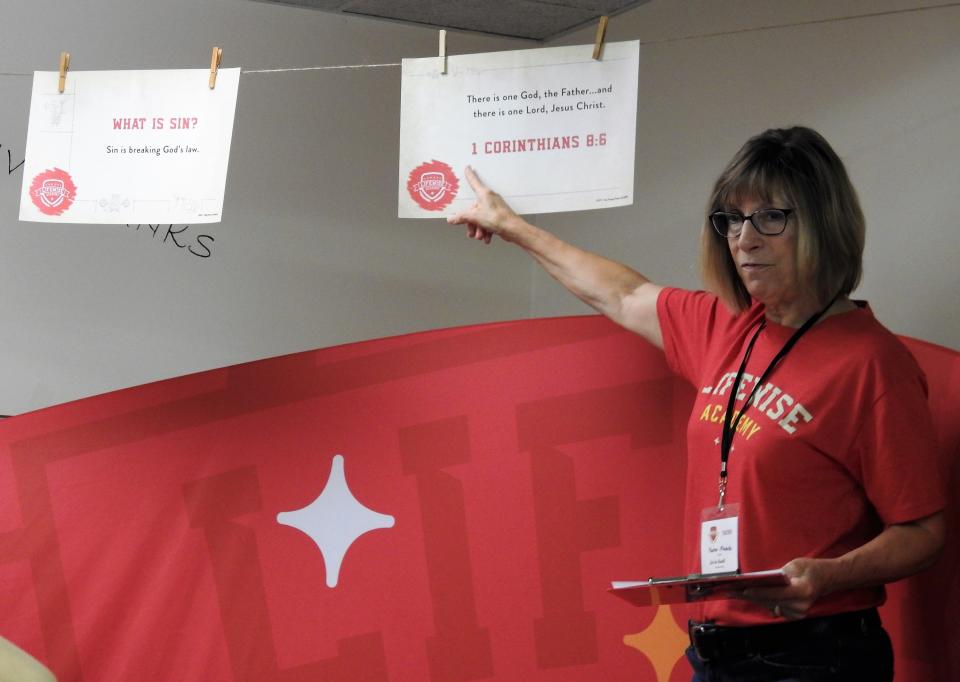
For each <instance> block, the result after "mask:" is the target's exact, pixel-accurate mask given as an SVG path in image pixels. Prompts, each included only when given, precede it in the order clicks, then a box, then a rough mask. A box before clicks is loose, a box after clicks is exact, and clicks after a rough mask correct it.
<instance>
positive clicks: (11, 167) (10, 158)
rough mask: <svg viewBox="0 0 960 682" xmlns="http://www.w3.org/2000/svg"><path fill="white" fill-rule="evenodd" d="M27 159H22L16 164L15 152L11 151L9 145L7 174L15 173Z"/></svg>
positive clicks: (0, 145)
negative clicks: (14, 163) (14, 160)
mask: <svg viewBox="0 0 960 682" xmlns="http://www.w3.org/2000/svg"><path fill="white" fill-rule="evenodd" d="M0 147H3V145H2V144H0ZM25 160H26V159H20V163H18V164H17V165H16V166H14V165H13V153H12V152H11V151H10V148H9V147H8V148H7V175H13V171H15V170H17V169H18V168H19V167H20V166H22V165H23V162H24V161H25Z"/></svg>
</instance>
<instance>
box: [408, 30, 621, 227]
mask: <svg viewBox="0 0 960 682" xmlns="http://www.w3.org/2000/svg"><path fill="white" fill-rule="evenodd" d="M592 52H593V46H592V45H579V46H573V47H554V48H544V49H537V50H521V51H513V52H494V53H487V54H475V55H464V56H457V57H449V58H448V60H447V73H446V74H443V73H441V66H440V60H439V58H437V57H433V58H428V59H404V60H403V81H402V93H401V107H400V177H399V212H398V214H399V216H400V217H401V218H436V217H439V216H442V215H447V214H450V213H453V212H455V211H457V210H460V209H462V208H464V207H465V206H467V205H469V204H470V203H472V202H473V192H472V191H471V190H470V187H469V186H467V183H466V180H465V178H464V176H463V169H464V167H465V166H467V165H471V166H473V167H474V169H476V171H477V173H478V174H479V175H480V177H481V178H482V179H483V180H484V181H485V182H486V183H487V184H489V185H490V186H491V187H493V188H494V189H495V190H496V191H497V192H499V193H500V194H502V195H503V196H504V198H505V199H506V200H507V201H508V202H509V203H510V204H511V206H513V208H514V209H515V210H516V211H517V212H518V213H549V212H553V211H575V210H581V209H591V208H607V207H611V206H624V205H628V204H631V203H633V170H634V151H635V150H634V144H635V137H636V119H637V74H638V71H639V62H640V44H639V42H638V41H630V42H622V43H608V44H607V45H606V46H605V47H604V53H603V59H602V60H595V59H593V58H592Z"/></svg>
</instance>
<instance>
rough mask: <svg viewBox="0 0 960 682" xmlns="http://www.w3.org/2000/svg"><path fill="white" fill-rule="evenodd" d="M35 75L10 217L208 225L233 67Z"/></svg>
mask: <svg viewBox="0 0 960 682" xmlns="http://www.w3.org/2000/svg"><path fill="white" fill-rule="evenodd" d="M209 77H210V71H209V70H207V69H189V70H186V69H184V70H166V71H71V72H68V73H67V81H66V87H65V90H64V92H63V93H62V94H61V93H59V92H58V91H57V85H58V80H59V74H58V73H57V72H55V71H47V72H43V71H38V72H36V73H34V77H33V98H32V100H31V102H30V122H29V127H28V129H27V149H26V160H25V163H24V173H23V188H22V189H21V194H20V220H29V221H36V222H63V223H213V222H219V221H220V219H221V215H222V213H223V193H224V186H225V184H226V178H227V161H228V159H229V156H230V139H231V137H232V135H233V116H234V111H235V109H236V103H237V87H238V85H239V82H240V69H239V68H233V69H220V70H219V71H218V72H217V82H216V87H215V88H214V89H210V87H209V83H208V81H209Z"/></svg>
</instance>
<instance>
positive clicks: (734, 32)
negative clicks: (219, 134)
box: [0, 1, 960, 76]
mask: <svg viewBox="0 0 960 682" xmlns="http://www.w3.org/2000/svg"><path fill="white" fill-rule="evenodd" d="M951 7H960V1H957V2H947V3H942V4H939V5H927V6H925V7H908V8H905V9H894V10H885V11H882V12H869V13H866V14H851V15H848V16H842V17H831V18H829V19H811V20H809V21H796V22H792V23H786V24H769V25H765V26H753V27H750V28H739V29H733V30H729V31H715V32H713V33H696V34H692V35H687V36H678V37H675V38H661V39H659V40H642V41H640V45H641V46H644V45H664V44H667V43H679V42H684V41H688V40H704V39H707V38H720V37H723V36H732V35H740V34H743V33H755V32H759V31H774V30H780V29H785V28H796V27H801V26H814V25H817V24H832V23H839V22H841V21H853V20H856V19H874V18H877V17H885V16H891V15H895V14H910V13H916V12H928V11H931V10H938V9H949V8H951ZM396 66H400V62H391V63H389V64H337V65H333V66H300V67H290V68H282V69H241V70H240V74H241V75H245V74H253V73H291V72H296V71H336V70H344V69H381V68H386V67H396ZM32 75H33V73H32V72H31V73H18V72H4V71H0V76H32Z"/></svg>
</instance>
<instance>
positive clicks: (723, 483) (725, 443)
mask: <svg viewBox="0 0 960 682" xmlns="http://www.w3.org/2000/svg"><path fill="white" fill-rule="evenodd" d="M839 296H840V293H839V292H837V295H836V296H834V297H833V298H831V299H830V302H829V303H827V305H826V307H824V308H823V310H820V311H819V312H817V313H815V314H814V315H813V317H811V318H810V319H809V320H807V321H806V322H804V323H803V325H802V326H801V327H800V328H799V329H798V330H797V331H795V332H794V333H793V336H791V337H790V338H789V339H788V340H787V342H786V343H785V344H783V348H781V349H780V352H778V353H777V354H776V355H774V356H773V360H771V361H770V364H769V365H767V368H766V369H765V370H763V374H761V375H760V378H759V379H757V380H756V382H755V383H754V385H753V390H752V391H750V395H748V396H747V399H746V401H744V403H743V407H741V408H740V413H739V414H737V416H736V418H735V419H734V417H733V405H734V402H735V401H736V399H737V391H738V390H739V389H740V382H741V381H742V380H743V372H744V370H746V368H747V360H749V359H750V354H751V353H752V352H753V345H754V344H755V343H756V342H757V338H759V336H760V332H762V331H763V328H764V327H766V326H767V319H766V318H763V319H762V320H760V324H759V325H758V326H757V331H756V332H754V334H753V337H752V338H751V339H750V343H749V344H747V352H746V353H744V355H743V361H742V362H741V363H740V369H738V370H737V377H736V379H734V380H733V387H732V388H731V389H730V400H729V401H727V411H726V413H725V414H724V416H723V431H722V432H721V434H720V502H719V503H718V504H717V508H718V509H721V510H722V509H723V498H724V497H725V496H726V493H727V460H729V459H730V448H731V446H732V445H733V437H734V436H735V435H736V433H737V427H738V426H739V425H740V420H741V419H743V415H744V413H745V412H746V411H747V409H749V407H750V402H751V401H752V400H753V396H754V394H755V393H756V392H757V389H758V388H760V386H762V385H763V382H764V381H766V380H767V378H768V377H769V376H770V373H771V372H772V371H773V368H774V367H776V366H777V364H778V363H779V362H780V361H781V360H783V358H784V357H786V355H787V353H789V352H790V349H791V348H793V347H794V345H795V344H796V343H797V341H799V340H800V337H801V336H803V335H804V334H806V333H807V331H809V330H810V327H812V326H813V325H815V324H816V323H817V320H819V319H820V318H821V317H823V314H824V313H826V312H827V311H828V310H829V309H830V306H832V305H833V304H834V302H835V301H836V300H837V298H839Z"/></svg>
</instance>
